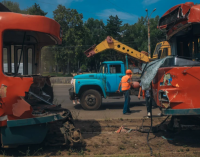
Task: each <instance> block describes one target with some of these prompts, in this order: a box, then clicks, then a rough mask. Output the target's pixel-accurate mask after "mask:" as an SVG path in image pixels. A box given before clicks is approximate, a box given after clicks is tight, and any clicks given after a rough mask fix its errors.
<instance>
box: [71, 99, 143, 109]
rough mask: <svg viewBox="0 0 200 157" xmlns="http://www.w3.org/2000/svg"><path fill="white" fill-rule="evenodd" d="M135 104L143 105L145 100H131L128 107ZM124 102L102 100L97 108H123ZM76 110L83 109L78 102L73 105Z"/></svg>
mask: <svg viewBox="0 0 200 157" xmlns="http://www.w3.org/2000/svg"><path fill="white" fill-rule="evenodd" d="M135 106H145V102H143V101H138V102H131V103H130V108H132V107H135ZM123 107H124V103H123V102H104V103H102V105H101V107H100V108H99V109H98V110H106V109H120V110H121V109H123ZM74 108H75V109H77V110H83V108H82V107H81V105H80V104H77V105H75V106H74Z"/></svg>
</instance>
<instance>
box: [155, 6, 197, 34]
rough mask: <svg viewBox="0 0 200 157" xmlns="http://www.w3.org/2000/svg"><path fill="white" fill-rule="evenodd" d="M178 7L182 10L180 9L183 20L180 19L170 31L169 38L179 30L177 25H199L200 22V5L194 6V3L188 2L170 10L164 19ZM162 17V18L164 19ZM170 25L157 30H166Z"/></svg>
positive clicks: (161, 26) (160, 26)
mask: <svg viewBox="0 0 200 157" xmlns="http://www.w3.org/2000/svg"><path fill="white" fill-rule="evenodd" d="M178 7H180V8H181V10H180V9H179V12H180V11H182V15H183V19H180V20H181V21H180V20H179V19H178V18H177V20H179V21H176V22H177V23H176V24H175V25H174V26H173V27H172V28H170V30H169V31H168V36H169V35H170V34H171V33H172V32H173V31H174V30H176V29H177V25H179V24H183V26H184V25H185V24H188V23H198V22H200V5H199V4H198V5H194V3H193V2H186V3H185V4H179V5H176V6H174V7H172V8H171V9H169V10H168V11H167V12H166V13H165V14H164V15H163V16H162V17H165V16H166V15H168V14H169V13H171V12H172V11H173V10H175V9H177V8H178ZM162 17H161V18H162ZM167 26H168V24H165V25H159V26H158V27H157V28H160V29H165V28H167Z"/></svg>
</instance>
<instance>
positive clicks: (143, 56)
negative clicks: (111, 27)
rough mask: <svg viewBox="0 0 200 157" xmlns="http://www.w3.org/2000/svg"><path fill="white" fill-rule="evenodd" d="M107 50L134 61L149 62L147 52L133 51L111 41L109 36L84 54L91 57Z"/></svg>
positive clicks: (113, 40) (117, 42)
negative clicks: (131, 58) (127, 56)
mask: <svg viewBox="0 0 200 157" xmlns="http://www.w3.org/2000/svg"><path fill="white" fill-rule="evenodd" d="M107 49H113V50H116V51H118V52H120V53H123V54H127V55H129V56H131V57H133V58H135V59H138V60H140V61H142V62H145V63H147V62H149V57H148V54H147V52H145V51H142V52H139V51H136V50H135V49H133V48H131V47H129V46H127V45H125V44H122V43H121V42H119V41H117V40H115V39H113V38H112V37H110V36H107V38H106V39H105V40H104V41H102V42H101V43H100V44H98V45H93V46H92V47H90V48H89V49H88V50H86V51H85V52H84V53H85V55H86V56H87V57H92V56H94V55H95V54H97V53H101V52H103V51H104V50H107Z"/></svg>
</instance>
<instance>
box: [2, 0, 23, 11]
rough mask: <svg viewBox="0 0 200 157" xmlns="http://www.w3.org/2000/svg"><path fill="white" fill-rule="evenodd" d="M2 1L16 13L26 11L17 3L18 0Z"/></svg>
mask: <svg viewBox="0 0 200 157" xmlns="http://www.w3.org/2000/svg"><path fill="white" fill-rule="evenodd" d="M1 3H2V4H3V5H5V6H6V7H7V8H8V9H9V10H10V11H12V12H15V13H23V12H24V11H22V10H21V9H20V7H19V3H17V2H12V1H7V0H3V1H2V2H1Z"/></svg>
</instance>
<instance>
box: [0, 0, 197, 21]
mask: <svg viewBox="0 0 200 157" xmlns="http://www.w3.org/2000/svg"><path fill="white" fill-rule="evenodd" d="M0 1H1V0H0ZM11 1H13V2H18V3H19V5H20V8H21V9H25V8H27V7H30V6H32V5H33V4H34V3H37V4H39V5H40V7H41V9H42V10H44V11H45V12H48V14H47V15H46V16H47V17H49V18H53V11H54V10H55V9H56V8H57V6H58V4H62V5H64V6H65V7H66V8H71V9H76V10H77V11H78V12H79V13H82V14H83V20H84V21H86V20H87V19H88V18H94V19H102V20H103V21H104V23H106V21H107V19H108V17H109V16H110V15H113V16H115V15H118V17H119V18H120V19H121V20H122V21H123V23H129V24H134V23H135V22H137V20H138V18H139V17H141V16H146V15H147V12H146V11H145V9H148V13H149V14H150V13H151V12H152V11H153V9H154V8H156V11H155V12H153V13H152V15H151V17H155V16H157V15H158V16H159V17H161V16H162V15H163V14H164V13H165V12H166V11H167V10H168V9H170V8H171V7H173V6H175V5H177V4H181V3H185V2H188V1H187V0H11ZM193 2H194V3H199V0H193Z"/></svg>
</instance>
